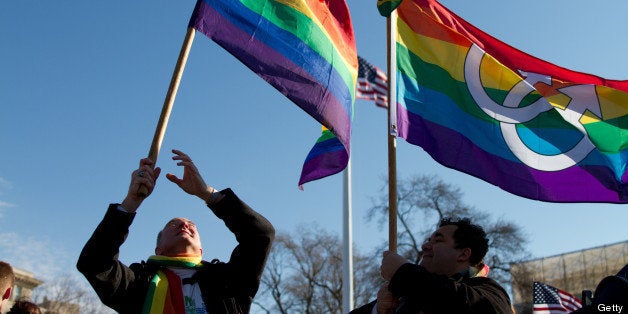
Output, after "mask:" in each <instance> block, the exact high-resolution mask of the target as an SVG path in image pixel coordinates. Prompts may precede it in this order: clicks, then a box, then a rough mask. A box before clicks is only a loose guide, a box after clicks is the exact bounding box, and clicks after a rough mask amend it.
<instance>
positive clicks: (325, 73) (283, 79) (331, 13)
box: [190, 0, 358, 181]
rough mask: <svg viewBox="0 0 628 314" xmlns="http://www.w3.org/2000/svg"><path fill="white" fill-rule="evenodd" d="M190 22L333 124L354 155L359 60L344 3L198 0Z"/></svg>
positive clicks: (321, 120)
mask: <svg viewBox="0 0 628 314" xmlns="http://www.w3.org/2000/svg"><path fill="white" fill-rule="evenodd" d="M190 27H193V28H194V29H196V30H197V31H199V32H201V33H203V34H205V35H206V36H207V37H209V38H211V39H212V40H213V41H215V42H216V43H218V44H219V45H220V46H222V47H223V48H224V49H225V50H227V51H228V52H229V53H231V54H232V55H233V56H234V57H236V58H237V59H238V60H240V61H241V62H242V63H244V64H245V65H246V66H247V67H248V68H249V69H251V70H252V71H253V72H255V73H256V74H257V75H259V76H260V77H262V78H263V79H264V80H266V81H267V82H268V83H269V84H271V85H272V86H273V87H275V88H276V89H277V90H278V91H279V92H280V93H282V94H284V95H285V96H286V97H288V98H289V99H290V100H291V101H292V102H294V103H295V104H296V105H297V106H299V107H300V108H301V109H303V110H304V111H305V112H307V113H308V114H309V115H310V116H312V117H313V118H314V119H316V121H318V122H319V123H320V124H322V125H324V126H326V127H327V128H328V129H329V130H330V132H331V133H333V134H334V135H335V136H337V139H338V141H339V142H340V143H341V145H342V147H343V149H344V150H345V153H346V155H347V156H349V152H350V135H351V119H352V116H353V102H354V100H355V84H356V80H357V72H358V71H357V67H358V61H357V53H356V46H355V38H354V34H353V26H352V24H351V17H350V15H349V9H348V7H347V5H346V3H345V1H344V0H328V1H319V0H199V1H198V2H197V4H196V7H195V9H194V13H193V14H192V17H191V19H190ZM316 161H317V159H315V158H314V159H311V162H312V163H314V162H316ZM344 166H346V162H345V165H344ZM307 167H309V168H315V167H317V166H316V165H315V164H309V165H307ZM320 167H324V165H320ZM314 172H316V171H314ZM318 173H325V172H324V171H318ZM301 181H302V180H301Z"/></svg>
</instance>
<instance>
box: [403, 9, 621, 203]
mask: <svg viewBox="0 0 628 314" xmlns="http://www.w3.org/2000/svg"><path fill="white" fill-rule="evenodd" d="M397 12H398V19H397V28H398V34H397V39H396V41H397V56H396V57H397V69H398V70H397V86H398V87H397V95H398V100H397V101H398V104H397V107H398V111H397V112H398V113H397V119H398V129H399V136H400V137H402V138H404V139H406V141H408V142H409V143H412V144H415V145H419V146H421V147H423V149H425V150H426V151H427V152H428V153H429V154H430V155H431V156H432V157H433V158H434V159H435V160H437V161H438V162H439V163H441V164H443V165H445V166H447V167H450V168H454V169H457V170H460V171H463V172H466V173H468V174H471V175H473V176H476V177H478V178H481V179H483V180H485V181H487V182H490V183H492V184H494V185H497V186H499V187H501V188H502V189H504V190H506V191H508V192H511V193H514V194H517V195H520V196H523V197H526V198H530V199H536V200H542V201H551V202H611V203H626V202H628V185H627V184H626V181H627V180H628V174H627V173H626V161H627V160H628V130H627V129H628V117H627V113H628V81H617V80H607V79H604V78H601V77H598V76H594V75H590V74H586V73H580V72H575V71H571V70H568V69H565V68H561V67H559V66H556V65H553V64H551V63H548V62H546V61H543V60H540V59H538V58H535V57H533V56H530V55H528V54H526V53H524V52H522V51H519V50H517V49H515V48H513V47H511V46H509V45H507V44H505V43H503V42H501V41H499V40H497V39H495V38H493V37H491V36H490V35H488V34H486V33H484V32H482V31H481V30H479V29H477V28H476V27H474V26H473V25H471V24H469V23H468V22H466V21H465V20H463V19H461V18H460V17H458V16H457V15H455V14H454V13H452V12H450V11H449V10H448V9H447V8H445V7H443V6H442V5H441V4H439V3H438V2H437V1H435V0H404V1H403V2H402V3H401V5H400V6H399V8H398V9H397Z"/></svg>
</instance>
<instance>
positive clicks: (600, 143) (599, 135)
mask: <svg viewBox="0 0 628 314" xmlns="http://www.w3.org/2000/svg"><path fill="white" fill-rule="evenodd" d="M627 125H628V117H626V116H623V117H619V118H615V119H610V120H604V121H600V122H595V123H587V124H585V125H584V128H585V129H586V130H587V132H588V133H589V138H590V139H591V141H592V142H593V144H595V146H596V147H597V148H598V149H599V150H601V151H603V152H607V153H619V152H620V151H622V150H625V149H627V148H628V130H627V129H626V128H627V127H626V126H627Z"/></svg>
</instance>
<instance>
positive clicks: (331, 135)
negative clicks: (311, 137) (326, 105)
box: [316, 130, 336, 143]
mask: <svg viewBox="0 0 628 314" xmlns="http://www.w3.org/2000/svg"><path fill="white" fill-rule="evenodd" d="M334 137H336V135H334V133H332V132H331V131H330V130H325V131H323V132H322V134H321V137H319V138H318V140H316V143H320V142H324V141H326V140H328V139H332V138H334Z"/></svg>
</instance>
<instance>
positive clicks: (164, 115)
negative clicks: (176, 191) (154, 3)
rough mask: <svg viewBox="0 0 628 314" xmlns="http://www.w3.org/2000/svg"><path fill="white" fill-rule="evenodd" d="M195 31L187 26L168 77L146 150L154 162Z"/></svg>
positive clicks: (145, 191) (146, 191) (144, 188)
mask: <svg viewBox="0 0 628 314" xmlns="http://www.w3.org/2000/svg"><path fill="white" fill-rule="evenodd" d="M195 33H196V31H195V30H194V28H193V27H189V28H188V30H187V34H185V39H184V40H183V44H182V45H181V51H180V52H179V58H178V59H177V65H176V66H175V68H174V72H173V73H172V78H171V79H170V86H169V87H168V93H167V94H166V98H165V99H164V105H163V107H162V108H161V115H160V116H159V122H157V128H156V129H155V135H154V136H153V142H152V144H151V146H150V150H149V151H148V158H149V159H150V160H152V161H153V162H154V163H157V157H158V156H159V150H160V148H161V143H162V142H163V139H164V134H165V133H166V127H167V126H168V120H169V119H170V112H171V111H172V105H173V104H174V99H175V98H176V97H177V90H178V89H179V83H180V82H181V76H183V69H184V68H185V63H186V62H187V59H188V55H189V54H190V47H192V42H193V41H194V35H195ZM138 193H140V194H143V195H146V194H147V193H148V190H147V189H146V187H145V186H143V185H142V186H140V189H139V191H138Z"/></svg>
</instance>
